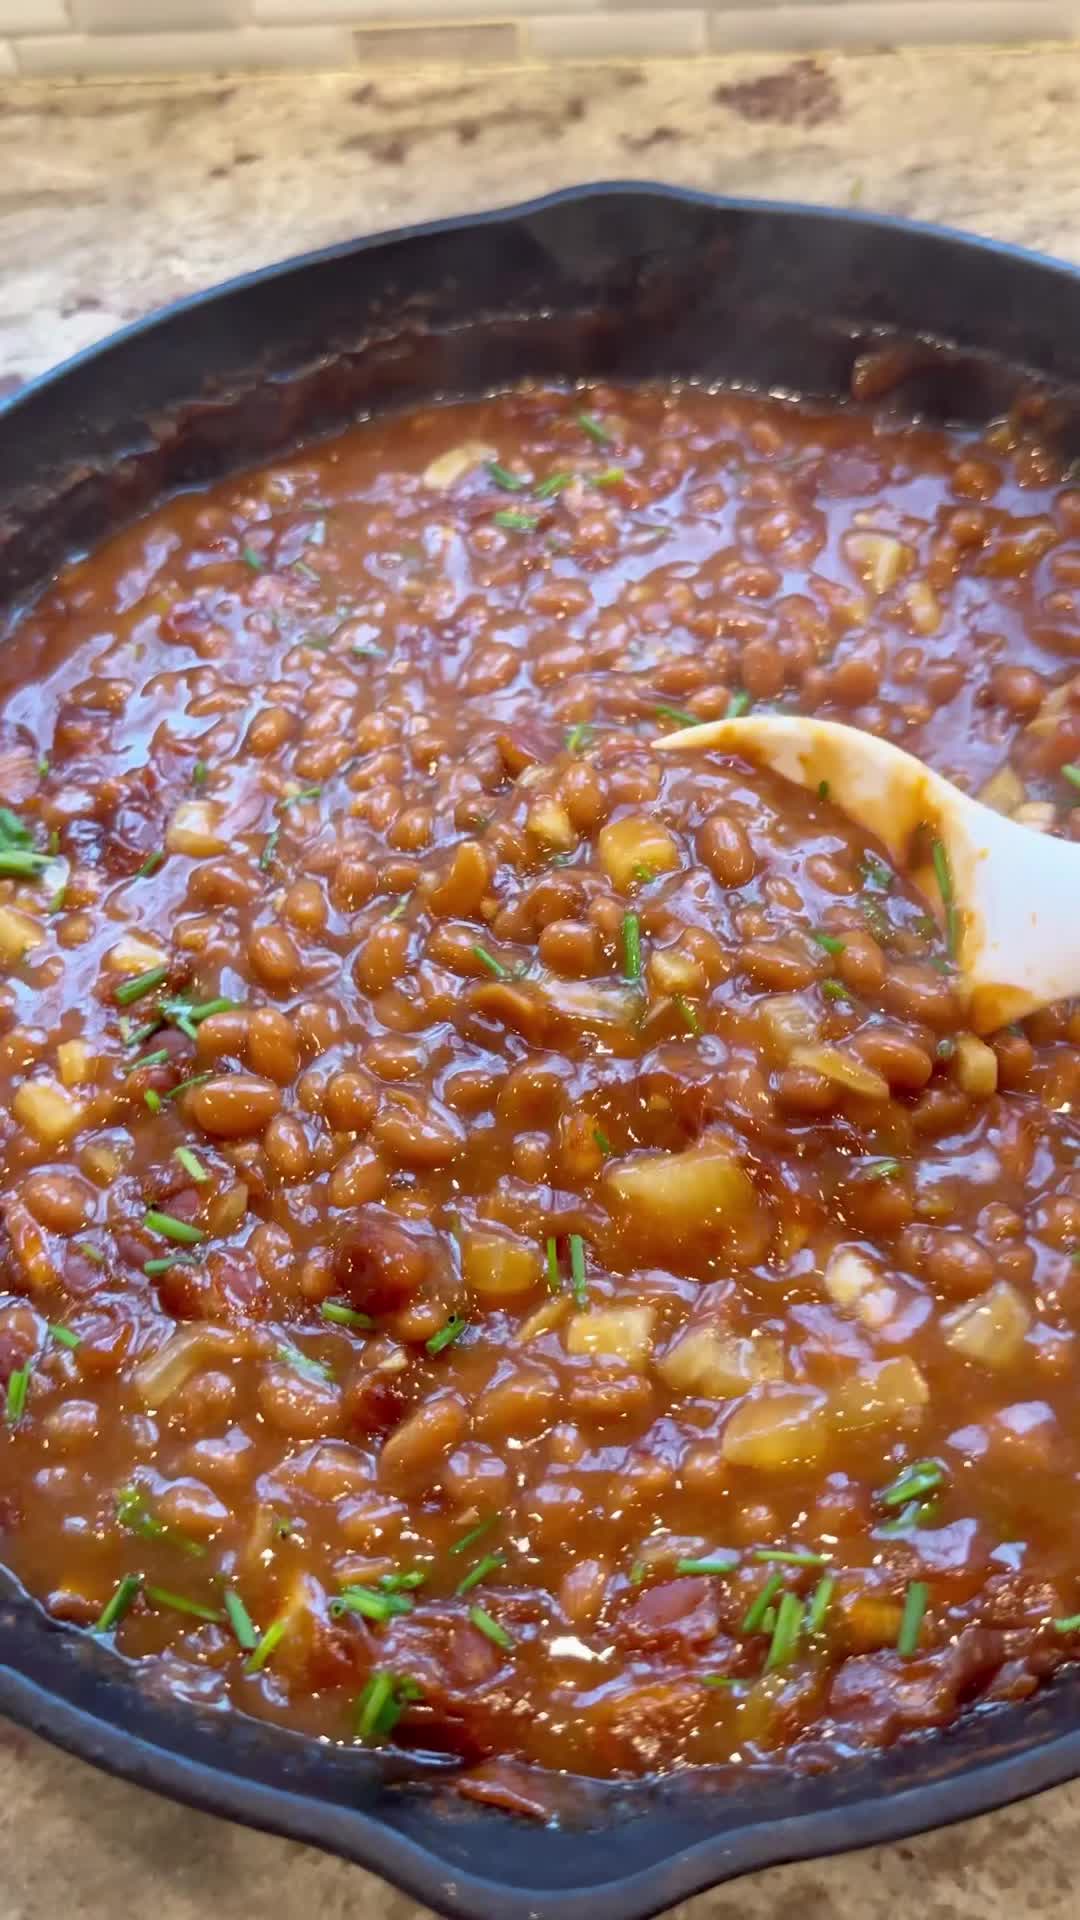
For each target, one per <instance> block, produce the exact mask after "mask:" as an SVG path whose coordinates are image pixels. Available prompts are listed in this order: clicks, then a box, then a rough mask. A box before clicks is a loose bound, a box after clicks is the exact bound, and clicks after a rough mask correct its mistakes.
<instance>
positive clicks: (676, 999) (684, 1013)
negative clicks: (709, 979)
mask: <svg viewBox="0 0 1080 1920" xmlns="http://www.w3.org/2000/svg"><path fill="white" fill-rule="evenodd" d="M671 1004H672V1006H673V1007H674V1009H675V1011H676V1013H677V1014H678V1016H679V1019H680V1020H681V1021H682V1023H683V1026H684V1027H685V1028H686V1031H687V1033H700V1032H701V1021H700V1020H699V1019H698V1017H697V1014H696V1012H695V1010H694V1008H693V1007H692V1006H691V1005H690V1002H689V1000H688V999H687V998H686V995H685V994H683V993H675V994H672V997H671Z"/></svg>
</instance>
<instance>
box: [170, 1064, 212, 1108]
mask: <svg viewBox="0 0 1080 1920" xmlns="http://www.w3.org/2000/svg"><path fill="white" fill-rule="evenodd" d="M213 1077H214V1076H213V1073H212V1072H211V1070H210V1068H209V1067H207V1069H206V1072H205V1073H193V1074H192V1075H191V1077H190V1079H187V1080H178V1081H177V1084H176V1086H175V1087H170V1088H169V1091H168V1093H167V1094H166V1095H165V1098H166V1100H177V1099H179V1097H180V1095H181V1094H182V1093H187V1091H188V1089H189V1087H201V1086H202V1083H203V1081H204V1080H212V1079H213Z"/></svg>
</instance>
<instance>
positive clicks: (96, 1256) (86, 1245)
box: [75, 1240, 105, 1267]
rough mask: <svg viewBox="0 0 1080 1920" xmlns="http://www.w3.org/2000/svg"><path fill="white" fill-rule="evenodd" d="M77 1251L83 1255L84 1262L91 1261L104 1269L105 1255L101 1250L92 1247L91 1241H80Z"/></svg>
mask: <svg viewBox="0 0 1080 1920" xmlns="http://www.w3.org/2000/svg"><path fill="white" fill-rule="evenodd" d="M75 1251H76V1253H81V1254H82V1257H83V1259H84V1260H89V1261H91V1262H92V1264H93V1265H94V1266H95V1267H103V1266H104V1265H105V1255H104V1254H103V1253H102V1251H101V1248H100V1247H92V1246H91V1245H90V1242H89V1240H80V1241H78V1242H77V1243H76V1247H75Z"/></svg>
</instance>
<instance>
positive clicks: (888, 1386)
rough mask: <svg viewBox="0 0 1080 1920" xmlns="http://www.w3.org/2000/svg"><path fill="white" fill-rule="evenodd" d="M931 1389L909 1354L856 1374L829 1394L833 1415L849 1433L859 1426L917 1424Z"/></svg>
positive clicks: (835, 1420)
mask: <svg viewBox="0 0 1080 1920" xmlns="http://www.w3.org/2000/svg"><path fill="white" fill-rule="evenodd" d="M929 1399H930V1389H929V1387H928V1386H927V1384H926V1380H925V1379H924V1377H923V1375H922V1373H921V1372H920V1371H919V1368H918V1367H917V1366H916V1365H915V1362H914V1360H912V1359H911V1357H910V1356H909V1355H908V1354H899V1355H898V1356H897V1357H896V1358H895V1359H893V1360H883V1361H882V1362H881V1363H880V1365H878V1366H875V1367H872V1368H870V1369H869V1370H863V1371H861V1372H859V1373H856V1374H853V1375H852V1376H851V1378H850V1379H849V1380H844V1381H842V1382H841V1384H840V1386H838V1387H835V1388H834V1389H833V1392H832V1393H831V1395H830V1397H829V1417H830V1419H831V1420H832V1422H833V1425H834V1426H837V1427H840V1428H842V1429H843V1430H844V1431H845V1432H847V1431H848V1430H849V1429H851V1428H858V1427H890V1426H904V1427H910V1426H915V1425H917V1424H918V1422H919V1421H920V1420H921V1418H922V1413H923V1409H924V1407H925V1406H926V1405H927V1404H928V1402H929Z"/></svg>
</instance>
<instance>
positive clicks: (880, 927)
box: [861, 899, 892, 946]
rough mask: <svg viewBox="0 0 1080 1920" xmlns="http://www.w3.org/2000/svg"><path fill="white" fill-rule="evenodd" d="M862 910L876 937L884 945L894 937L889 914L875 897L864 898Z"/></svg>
mask: <svg viewBox="0 0 1080 1920" xmlns="http://www.w3.org/2000/svg"><path fill="white" fill-rule="evenodd" d="M861 911H862V917H863V919H864V920H865V921H866V924H867V926H868V927H869V929H870V931H871V933H872V934H873V936H874V939H875V940H877V941H878V942H879V943H880V944H881V945H882V946H884V945H885V944H886V942H887V941H889V940H890V939H891V938H892V927H891V926H890V924H889V916H888V914H887V913H886V912H885V911H884V909H883V908H882V907H881V906H879V904H878V902H877V901H876V900H874V899H870V900H863V902H862V908H861Z"/></svg>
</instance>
